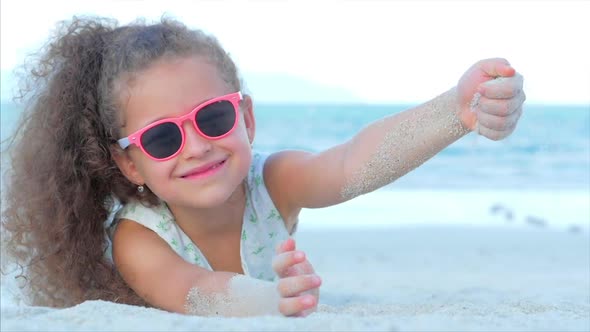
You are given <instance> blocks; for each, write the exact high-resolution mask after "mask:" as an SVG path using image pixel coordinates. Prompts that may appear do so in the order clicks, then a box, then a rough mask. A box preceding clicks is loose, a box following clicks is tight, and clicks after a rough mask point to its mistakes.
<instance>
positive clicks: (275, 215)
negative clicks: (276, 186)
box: [266, 209, 281, 221]
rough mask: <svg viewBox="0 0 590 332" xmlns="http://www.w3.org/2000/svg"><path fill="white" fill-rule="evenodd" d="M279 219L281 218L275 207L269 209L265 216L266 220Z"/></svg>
mask: <svg viewBox="0 0 590 332" xmlns="http://www.w3.org/2000/svg"><path fill="white" fill-rule="evenodd" d="M280 219H281V216H280V215H279V213H278V212H277V210H275V209H271V210H270V212H269V213H268V216H267V217H266V220H267V221H268V220H271V221H272V220H274V221H277V220H280Z"/></svg>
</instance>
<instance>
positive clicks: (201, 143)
mask: <svg viewBox="0 0 590 332" xmlns="http://www.w3.org/2000/svg"><path fill="white" fill-rule="evenodd" d="M182 129H183V130H184V138H185V140H186V141H185V142H184V148H183V149H182V152H181V155H182V157H183V158H184V159H190V158H200V157H202V156H203V155H205V154H207V153H208V152H209V151H211V148H212V147H213V146H212V144H211V141H210V140H208V139H206V138H205V137H203V136H201V135H200V134H199V133H198V132H197V130H196V129H195V127H194V125H193V123H192V122H191V121H185V122H184V123H183V124H182Z"/></svg>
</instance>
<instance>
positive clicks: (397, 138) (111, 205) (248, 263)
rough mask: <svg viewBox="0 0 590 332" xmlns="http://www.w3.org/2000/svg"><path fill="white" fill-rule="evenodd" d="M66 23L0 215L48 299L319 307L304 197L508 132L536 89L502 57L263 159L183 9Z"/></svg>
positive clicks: (219, 308) (38, 68)
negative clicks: (298, 231) (123, 22)
mask: <svg viewBox="0 0 590 332" xmlns="http://www.w3.org/2000/svg"><path fill="white" fill-rule="evenodd" d="M60 27H61V28H60V29H59V30H58V32H57V34H56V36H55V37H54V38H52V39H51V40H50V42H49V43H48V44H47V46H46V47H45V48H44V49H43V51H42V52H41V53H40V56H39V57H38V59H37V60H36V61H34V62H32V66H33V67H32V69H31V70H30V71H29V73H30V75H29V80H28V81H27V85H26V86H25V88H23V90H22V91H21V92H22V97H23V98H26V100H27V101H28V102H27V103H26V107H25V113H24V116H23V118H22V120H21V123H20V125H19V126H18V131H17V132H16V135H15V136H14V137H13V139H12V141H11V144H10V153H11V154H10V156H11V159H10V160H11V168H10V170H9V177H7V191H6V195H5V197H4V200H5V202H4V207H5V209H4V211H3V219H2V225H3V230H4V232H5V233H6V235H7V237H6V241H4V245H5V249H6V250H7V252H8V253H9V254H11V256H12V257H14V259H15V260H16V262H17V263H18V264H19V265H20V266H21V267H23V275H24V276H26V280H27V282H28V294H29V295H30V297H31V299H32V302H33V303H34V304H36V305H51V306H71V305H74V304H77V303H80V302H82V301H85V300H95V299H103V300H109V301H114V302H121V303H130V304H139V305H150V306H154V307H158V308H162V309H165V310H169V311H175V312H181V313H190V314H198V315H227V316H243V315H258V314H282V315H286V316H300V315H306V314H308V313H310V312H312V311H313V310H314V309H315V307H316V305H317V301H318V296H319V292H318V289H319V287H320V284H321V280H320V278H319V277H318V276H317V275H316V274H315V272H314V270H313V267H312V266H311V264H310V263H309V261H308V260H307V259H306V257H305V254H304V252H302V251H300V250H296V248H295V242H294V241H293V240H292V239H290V238H289V236H290V234H292V233H293V232H294V231H295V228H296V225H297V222H298V215H299V213H300V211H301V209H302V208H319V207H326V206H330V205H335V204H339V203H341V202H344V201H346V200H349V199H352V198H354V197H357V196H359V195H362V194H365V193H369V192H371V191H374V190H375V189H377V188H380V187H381V186H384V185H386V184H388V183H391V182H392V181H394V180H395V179H397V178H399V177H400V176H403V175H404V174H406V173H407V172H409V171H411V170H412V169H414V168H416V167H417V166H419V165H420V164H422V163H423V162H425V161H426V160H428V159H429V158H431V157H432V156H433V155H435V154H436V153H438V152H439V151H441V150H442V149H443V148H445V147H446V146H448V145H449V144H451V143H452V142H454V141H456V140H457V139H459V138H460V137H462V136H464V135H465V134H467V133H468V132H470V131H472V130H475V129H477V131H478V133H479V134H481V135H483V136H486V137H488V138H490V139H493V140H498V139H502V138H504V137H506V136H508V135H509V134H510V133H511V132H512V131H513V130H514V128H515V126H516V123H517V121H518V119H519V117H520V114H521V112H522V104H523V102H524V99H525V96H524V93H523V91H522V77H521V76H520V75H518V74H516V73H515V70H514V69H513V68H512V67H511V66H510V65H509V64H508V63H507V62H506V61H505V60H503V59H489V60H483V61H480V62H478V63H476V64H475V65H474V66H472V67H471V68H470V69H469V70H467V72H466V73H465V74H464V75H463V77H462V78H461V79H460V80H459V82H458V84H457V86H456V87H454V88H452V89H450V90H449V91H447V92H444V93H443V94H441V95H440V96H438V97H436V98H434V99H432V100H431V101H429V102H426V103H424V104H422V105H419V106H417V107H414V108H412V109H409V110H407V111H405V112H403V113H400V114H396V115H393V116H389V117H386V118H384V119H381V120H379V121H377V122H375V123H372V124H370V125H369V126H367V127H365V128H364V129H362V130H361V131H360V132H359V133H357V134H356V136H354V137H353V138H352V139H351V140H350V141H347V142H343V143H342V144H340V145H337V146H334V147H333V148H331V149H329V150H326V151H323V152H321V153H317V154H312V153H308V152H304V151H281V152H277V153H273V154H272V155H263V154H260V153H257V152H253V151H252V150H251V145H252V142H253V141H254V137H255V133H256V121H255V117H254V105H253V101H252V99H251V97H250V96H248V95H245V94H244V93H243V91H242V84H241V82H240V79H239V77H238V73H237V69H236V66H235V65H234V63H233V61H232V60H231V59H230V57H229V56H228V54H227V53H226V52H225V51H224V50H223V49H222V48H221V46H220V45H219V43H218V42H217V41H216V39H214V38H213V37H211V36H208V35H206V34H204V33H203V32H201V31H198V30H190V29H187V28H186V27H185V26H184V25H182V24H181V23H179V22H176V21H174V20H170V19H163V20H162V21H161V22H160V23H158V24H154V25H147V24H145V23H134V24H130V25H127V26H121V27H118V26H117V24H116V23H115V22H113V21H110V20H108V19H99V18H83V19H81V18H74V19H73V20H72V21H71V22H66V23H64V24H62V25H61V26H60ZM360 65H362V64H360ZM119 206H121V208H120V209H118V208H117V207H119ZM105 221H106V222H105Z"/></svg>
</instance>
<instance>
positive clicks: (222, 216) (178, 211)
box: [168, 184, 246, 240]
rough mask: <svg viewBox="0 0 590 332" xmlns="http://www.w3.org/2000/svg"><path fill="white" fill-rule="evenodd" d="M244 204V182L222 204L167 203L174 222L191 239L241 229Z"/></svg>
mask: <svg viewBox="0 0 590 332" xmlns="http://www.w3.org/2000/svg"><path fill="white" fill-rule="evenodd" d="M245 206H246V188H245V184H242V185H240V186H238V188H237V189H236V190H235V191H234V193H233V194H232V195H231V196H230V198H229V199H228V200H227V201H226V202H224V203H223V204H221V205H219V206H215V207H210V208H194V207H187V206H179V205H168V208H169V209H170V211H171V212H172V214H173V215H174V218H175V219H176V223H177V224H178V225H179V226H180V228H182V230H183V231H184V232H185V233H186V234H187V235H189V236H190V237H191V238H192V239H193V240H196V239H198V238H206V237H211V236H215V235H224V234H227V233H231V232H233V231H235V230H238V231H239V230H241V227H242V219H243V216H244V208H245Z"/></svg>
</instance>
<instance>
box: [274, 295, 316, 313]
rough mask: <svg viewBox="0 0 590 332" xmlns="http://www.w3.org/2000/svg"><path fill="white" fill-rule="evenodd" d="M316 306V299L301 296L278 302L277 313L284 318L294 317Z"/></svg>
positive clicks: (311, 296)
mask: <svg viewBox="0 0 590 332" xmlns="http://www.w3.org/2000/svg"><path fill="white" fill-rule="evenodd" d="M315 305H317V299H316V298H315V296H313V295H309V294H307V295H302V296H297V297H289V298H284V299H281V300H280V302H279V311H280V312H281V313H282V314H283V315H285V316H295V315H297V314H299V313H301V312H302V311H304V310H306V309H311V308H313V307H314V306H315Z"/></svg>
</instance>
